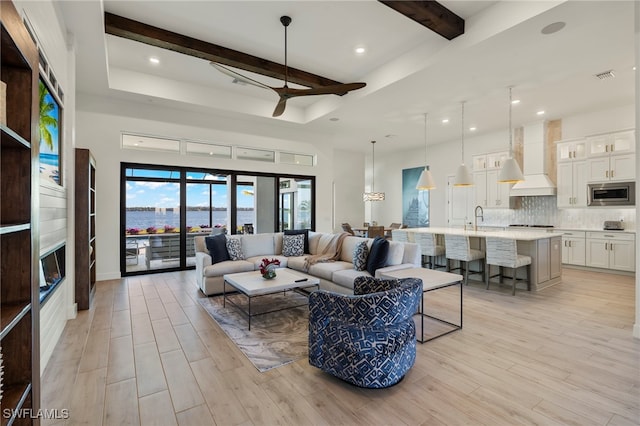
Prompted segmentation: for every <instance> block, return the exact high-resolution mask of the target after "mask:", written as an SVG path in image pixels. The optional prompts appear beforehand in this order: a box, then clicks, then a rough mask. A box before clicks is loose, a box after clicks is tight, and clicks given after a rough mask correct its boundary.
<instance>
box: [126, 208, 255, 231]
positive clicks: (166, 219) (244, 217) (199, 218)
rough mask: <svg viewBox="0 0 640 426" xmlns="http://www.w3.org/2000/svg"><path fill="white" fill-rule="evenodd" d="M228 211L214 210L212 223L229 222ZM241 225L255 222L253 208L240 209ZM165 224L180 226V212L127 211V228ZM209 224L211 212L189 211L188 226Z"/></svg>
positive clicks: (142, 227)
mask: <svg viewBox="0 0 640 426" xmlns="http://www.w3.org/2000/svg"><path fill="white" fill-rule="evenodd" d="M227 216H228V214H227V212H226V211H219V210H214V211H213V223H212V224H211V225H213V226H215V225H224V224H226V223H227ZM237 223H238V225H239V226H242V225H243V224H245V223H254V212H253V210H240V211H238V220H237ZM165 225H169V226H173V227H174V228H175V227H178V226H180V214H179V213H177V212H176V213H174V212H173V211H171V210H170V211H165V212H156V211H138V210H132V211H127V223H126V227H127V228H141V229H146V228H148V227H150V226H155V227H156V228H163V227H164V226H165ZM202 225H209V212H208V211H202V210H195V211H187V226H190V227H193V226H202Z"/></svg>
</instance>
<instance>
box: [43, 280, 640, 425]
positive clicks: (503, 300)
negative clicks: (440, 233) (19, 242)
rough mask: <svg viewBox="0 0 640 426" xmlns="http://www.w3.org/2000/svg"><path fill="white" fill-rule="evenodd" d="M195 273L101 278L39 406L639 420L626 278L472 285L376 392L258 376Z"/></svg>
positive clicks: (234, 418)
mask: <svg viewBox="0 0 640 426" xmlns="http://www.w3.org/2000/svg"><path fill="white" fill-rule="evenodd" d="M194 280H195V276H194V272H193V271H189V272H180V273H167V274H157V275H149V276H145V277H134V278H128V279H122V280H114V281H105V282H100V283H98V284H97V294H96V300H95V305H94V307H93V308H92V309H91V310H90V311H82V312H80V313H79V314H78V317H77V319H75V320H72V321H69V322H68V324H67V327H66V329H65V332H64V334H63V336H62V338H61V340H60V342H59V343H58V345H57V347H56V350H55V352H54V355H53V357H52V359H51V361H50V363H49V365H48V366H47V369H46V371H45V373H44V376H43V378H42V393H43V395H42V397H43V401H42V407H43V408H47V409H63V408H67V409H68V410H69V413H70V419H69V420H68V421H67V422H66V423H67V424H74V425H75V424H90V425H100V424H104V425H124V424H142V425H164V424H166V425H175V424H180V425H219V426H220V425H275V424H291V425H304V424H345V425H351V424H354V425H374V424H388V425H419V424H424V425H461V424H485V425H517V424H538V425H555V424H573V425H638V424H640V341H639V340H634V339H633V337H632V331H631V328H632V326H633V321H634V300H635V297H634V292H635V284H634V280H633V278H630V277H622V276H618V275H608V274H600V273H593V272H585V271H578V270H571V269H565V270H564V274H563V283H562V284H559V285H557V286H554V287H552V288H548V289H545V290H543V291H540V292H537V293H527V292H526V291H519V292H518V293H517V294H516V296H511V295H510V290H509V289H508V288H507V287H504V288H499V287H498V286H497V285H492V290H490V291H486V290H484V286H482V285H481V283H474V282H470V284H469V286H467V287H465V289H464V290H465V296H464V300H465V306H464V314H465V316H464V328H463V329H462V330H461V331H458V332H455V333H452V334H450V335H448V336H445V337H442V338H440V339H437V340H434V341H432V342H428V343H426V344H424V345H418V354H417V361H416V364H415V366H414V367H413V369H411V370H410V372H409V374H408V375H407V376H406V378H405V379H404V380H403V381H402V382H401V383H400V384H398V385H397V386H394V387H392V388H389V389H383V390H366V389H359V388H355V387H352V386H350V385H347V384H345V383H343V382H341V381H339V380H337V379H334V378H332V377H330V376H328V375H326V374H324V373H322V372H321V371H319V370H318V369H316V368H314V367H311V366H309V363H308V361H307V360H306V359H303V360H300V361H298V362H296V363H293V364H289V365H287V366H284V367H280V368H276V369H273V370H270V371H269V372H266V373H259V372H258V371H257V370H256V369H255V367H254V366H253V365H252V364H251V363H250V362H249V361H248V360H247V359H246V358H245V357H244V355H243V354H242V353H241V352H240V351H239V350H238V349H237V348H236V347H235V345H234V344H233V343H231V341H230V340H229V339H228V338H227V337H226V335H225V334H224V332H222V331H221V330H220V328H219V327H218V326H217V325H216V323H215V322H214V321H213V320H212V319H211V318H210V317H209V316H208V315H207V314H206V313H205V311H204V310H203V309H202V308H201V307H200V305H199V304H198V303H197V302H196V301H195V299H196V298H198V297H201V295H200V294H199V293H198V291H197V290H196V286H195V281H194ZM493 289H495V290H493ZM434 294H435V292H434ZM442 296H443V297H442V300H441V303H448V302H447V300H446V299H447V295H446V294H444V293H443V295H442ZM449 299H450V300H449V301H453V302H454V303H452V304H450V305H451V307H452V308H455V307H456V304H455V297H451V298H449ZM436 309H440V310H442V309H443V308H442V307H440V308H438V307H437V306H436ZM256 321H259V318H258V319H256ZM54 423H55V422H52V421H45V422H43V424H54Z"/></svg>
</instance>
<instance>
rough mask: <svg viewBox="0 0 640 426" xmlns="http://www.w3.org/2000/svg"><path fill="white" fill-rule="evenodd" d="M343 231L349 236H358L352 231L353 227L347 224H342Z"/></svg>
mask: <svg viewBox="0 0 640 426" xmlns="http://www.w3.org/2000/svg"><path fill="white" fill-rule="evenodd" d="M342 230H343V231H344V232H346V233H348V234H351V235H356V234H355V232H353V229H351V225H350V224H349V223H347V222H345V223H343V224H342Z"/></svg>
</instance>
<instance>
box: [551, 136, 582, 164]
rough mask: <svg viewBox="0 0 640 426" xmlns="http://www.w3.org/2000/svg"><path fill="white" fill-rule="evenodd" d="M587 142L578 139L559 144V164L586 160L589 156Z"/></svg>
mask: <svg viewBox="0 0 640 426" xmlns="http://www.w3.org/2000/svg"><path fill="white" fill-rule="evenodd" d="M586 145H587V141H586V140H585V139H576V140H573V141H566V142H558V145H557V154H558V155H557V160H558V163H560V162H566V161H574V160H584V158H585V157H586V155H587V149H586Z"/></svg>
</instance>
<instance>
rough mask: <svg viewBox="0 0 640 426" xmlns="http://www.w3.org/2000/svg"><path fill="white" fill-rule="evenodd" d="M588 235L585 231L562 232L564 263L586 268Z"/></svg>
mask: <svg viewBox="0 0 640 426" xmlns="http://www.w3.org/2000/svg"><path fill="white" fill-rule="evenodd" d="M585 262H586V233H585V232H584V231H562V263H564V264H565V265H578V266H585V264H586V263H585Z"/></svg>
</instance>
